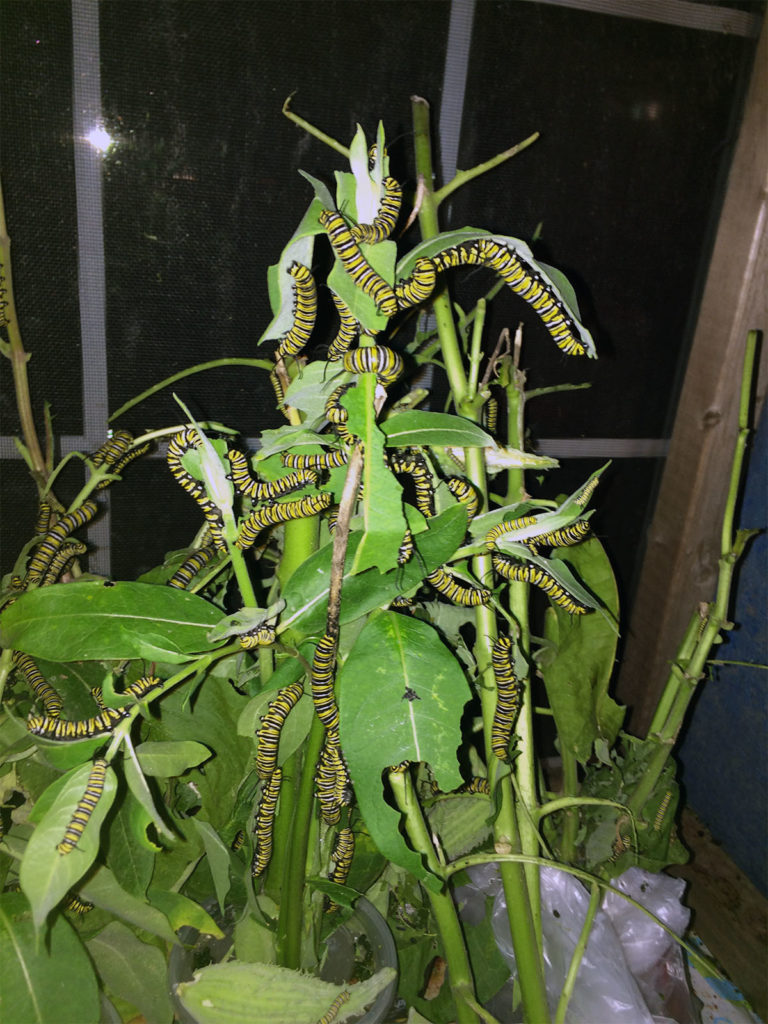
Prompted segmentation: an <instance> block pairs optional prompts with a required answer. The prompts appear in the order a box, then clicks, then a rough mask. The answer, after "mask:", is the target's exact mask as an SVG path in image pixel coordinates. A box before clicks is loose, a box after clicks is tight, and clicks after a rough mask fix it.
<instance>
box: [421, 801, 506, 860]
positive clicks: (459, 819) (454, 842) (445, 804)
mask: <svg viewBox="0 0 768 1024" xmlns="http://www.w3.org/2000/svg"><path fill="white" fill-rule="evenodd" d="M492 816H493V805H492V804H491V801H490V800H489V798H488V797H487V796H484V795H483V794H482V793H454V794H452V795H450V796H445V797H442V798H441V799H440V800H436V801H435V803H434V804H432V806H431V807H430V808H429V811H428V812H427V817H428V818H429V825H430V828H431V829H432V830H433V831H434V832H435V833H436V834H437V835H438V836H439V837H440V845H441V847H442V849H443V851H444V853H445V856H446V859H447V860H455V859H456V858H457V857H463V856H464V854H465V853H469V852H470V850H474V849H476V848H477V847H478V846H479V845H480V844H481V843H482V842H484V841H485V840H486V839H487V838H488V837H489V836H490V834H491V818H492Z"/></svg>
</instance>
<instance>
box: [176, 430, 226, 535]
mask: <svg viewBox="0 0 768 1024" xmlns="http://www.w3.org/2000/svg"><path fill="white" fill-rule="evenodd" d="M200 447H201V441H200V435H199V434H198V432H197V431H196V430H195V428H194V427H185V428H184V429H183V430H180V431H179V433H178V434H176V435H174V437H172V438H171V441H170V443H169V445H168V453H167V456H166V461H167V463H168V468H169V469H170V471H171V473H172V475H173V478H174V480H175V481H176V483H177V484H179V485H180V486H181V487H183V488H184V490H185V491H186V492H187V494H191V495H192V497H193V498H194V499H195V501H196V502H197V503H198V505H199V506H200V508H201V510H202V513H203V515H204V516H205V520H206V523H207V524H208V529H209V530H210V532H211V539H212V540H213V542H214V544H215V545H216V547H217V548H219V550H221V551H226V549H227V545H226V543H225V541H224V538H223V536H222V527H223V522H222V518H221V513H220V512H219V510H218V508H217V507H216V505H215V504H214V503H213V502H212V501H211V499H210V498H209V497H208V495H207V493H206V490H205V487H203V485H202V484H201V483H200V481H199V480H195V478H194V477H193V476H192V474H191V473H188V472H187V471H186V469H185V468H184V466H183V464H182V461H181V459H182V456H183V455H184V454H185V453H186V452H188V451H190V449H192V448H200Z"/></svg>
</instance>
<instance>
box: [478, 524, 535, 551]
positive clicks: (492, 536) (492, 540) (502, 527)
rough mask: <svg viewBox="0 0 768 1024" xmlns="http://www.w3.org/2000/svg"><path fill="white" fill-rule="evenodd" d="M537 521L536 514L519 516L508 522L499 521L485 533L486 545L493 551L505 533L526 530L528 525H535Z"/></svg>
mask: <svg viewBox="0 0 768 1024" xmlns="http://www.w3.org/2000/svg"><path fill="white" fill-rule="evenodd" d="M536 522H537V519H536V516H518V518H517V519H508V520H507V521H506V522H503V523H498V524H497V525H496V526H494V527H493V529H492V530H489V531H488V533H487V534H486V535H485V546H486V547H487V548H488V550H489V551H491V550H493V548H494V547H495V546H496V541H497V540H498V539H499V537H501V536H502V535H503V534H505V533H514V532H515V531H516V530H524V529H525V528H526V527H527V526H535V525H536Z"/></svg>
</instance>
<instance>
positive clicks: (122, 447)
mask: <svg viewBox="0 0 768 1024" xmlns="http://www.w3.org/2000/svg"><path fill="white" fill-rule="evenodd" d="M132 444H133V434H131V433H130V431H128V430H117V431H115V433H114V434H113V435H112V437H111V438H110V439H109V440H108V441H106V442H105V443H104V444H103V445H102V446H101V448H99V449H98V450H97V451H95V452H94V453H93V455H91V456H90V459H91V462H92V463H93V465H94V466H106V467H108V469H109V472H110V473H115V474H119V473H122V472H123V470H124V469H125V468H126V466H129V465H130V464H131V463H132V462H133V461H134V460H135V459H138V458H140V457H141V456H142V455H146V453H147V452H148V451H149V449H150V448H151V444H150V442H149V441H147V442H146V443H145V444H141V445H139V446H138V447H137V448H131V445H132ZM111 483H112V481H111V480H102V481H101V483H100V484H98V485H97V487H96V490H97V491H101V490H103V489H104V488H105V487H109V485H110V484H111Z"/></svg>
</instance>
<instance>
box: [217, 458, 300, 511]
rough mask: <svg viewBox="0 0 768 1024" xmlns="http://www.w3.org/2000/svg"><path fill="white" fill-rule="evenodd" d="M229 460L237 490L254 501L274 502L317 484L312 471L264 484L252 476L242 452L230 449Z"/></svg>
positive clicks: (292, 474)
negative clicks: (276, 499)
mask: <svg viewBox="0 0 768 1024" xmlns="http://www.w3.org/2000/svg"><path fill="white" fill-rule="evenodd" d="M227 458H228V459H229V463H230V466H231V473H230V476H231V478H232V483H233V484H234V486H235V490H236V491H238V492H239V493H240V494H242V495H244V496H245V497H246V498H251V499H252V500H253V501H274V500H275V498H282V497H284V496H285V495H286V494H290V493H291V492H292V491H298V490H301V488H302V487H310V486H312V487H314V486H315V484H316V483H317V479H318V478H317V473H314V472H312V471H311V470H301V471H299V472H295V473H288V474H287V475H286V476H281V477H280V478H279V479H278V480H270V481H267V482H266V483H264V482H262V481H261V480H254V478H253V477H252V476H251V470H250V466H249V465H248V459H247V458H246V457H245V455H243V453H242V452H239V451H237V450H236V449H235V448H230V450H229V451H228V452H227Z"/></svg>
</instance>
